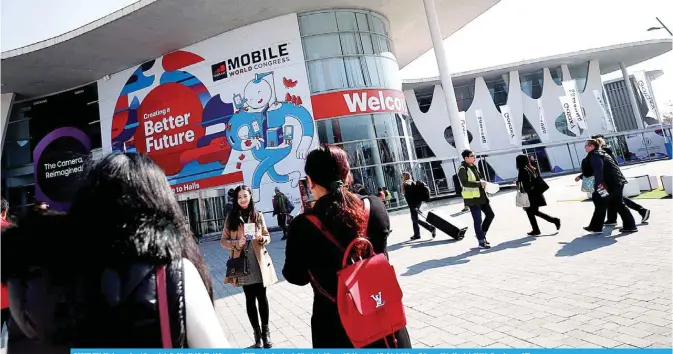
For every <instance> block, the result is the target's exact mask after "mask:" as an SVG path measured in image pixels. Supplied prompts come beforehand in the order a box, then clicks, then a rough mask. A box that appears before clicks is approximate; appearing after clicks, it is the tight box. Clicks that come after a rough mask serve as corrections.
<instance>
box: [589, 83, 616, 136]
mask: <svg viewBox="0 0 673 354" xmlns="http://www.w3.org/2000/svg"><path fill="white" fill-rule="evenodd" d="M592 92H593V94H594V97H595V98H596V102H598V105H599V106H600V107H601V113H603V120H604V121H605V123H604V124H605V130H606V131H608V132H615V131H617V129H616V128H615V124H614V121H613V119H612V112H610V107H608V106H607V104H606V103H605V100H603V94H602V92H601V91H600V90H592Z"/></svg>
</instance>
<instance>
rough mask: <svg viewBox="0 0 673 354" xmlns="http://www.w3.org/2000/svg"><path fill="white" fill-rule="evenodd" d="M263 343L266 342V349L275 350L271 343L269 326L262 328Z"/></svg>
mask: <svg viewBox="0 0 673 354" xmlns="http://www.w3.org/2000/svg"><path fill="white" fill-rule="evenodd" d="M262 342H264V348H266V349H269V348H273V343H272V342H271V333H270V332H269V325H266V326H262Z"/></svg>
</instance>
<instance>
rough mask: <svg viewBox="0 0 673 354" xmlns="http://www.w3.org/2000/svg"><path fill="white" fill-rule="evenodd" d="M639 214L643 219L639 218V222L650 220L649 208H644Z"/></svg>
mask: <svg viewBox="0 0 673 354" xmlns="http://www.w3.org/2000/svg"><path fill="white" fill-rule="evenodd" d="M640 216H642V217H643V220H641V221H640V222H641V223H646V222H647V220H650V209H645V211H643V212H642V213H641V214H640Z"/></svg>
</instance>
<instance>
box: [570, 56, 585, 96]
mask: <svg viewBox="0 0 673 354" xmlns="http://www.w3.org/2000/svg"><path fill="white" fill-rule="evenodd" d="M568 71H570V77H571V78H573V79H575V81H576V82H577V89H578V90H579V91H580V92H584V89H585V88H586V86H587V76H588V75H589V62H585V63H582V64H579V65H568Z"/></svg>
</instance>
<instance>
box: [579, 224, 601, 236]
mask: <svg viewBox="0 0 673 354" xmlns="http://www.w3.org/2000/svg"><path fill="white" fill-rule="evenodd" d="M583 229H584V231H586V232H590V233H592V234H602V233H603V230H594V229H592V228H590V227H589V226H585V227H583Z"/></svg>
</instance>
